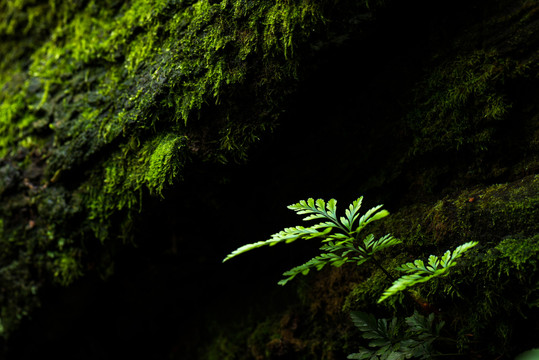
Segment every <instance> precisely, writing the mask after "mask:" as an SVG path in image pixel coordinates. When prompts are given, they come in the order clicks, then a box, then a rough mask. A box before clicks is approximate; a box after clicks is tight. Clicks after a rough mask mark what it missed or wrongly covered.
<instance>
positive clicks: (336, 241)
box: [223, 197, 401, 285]
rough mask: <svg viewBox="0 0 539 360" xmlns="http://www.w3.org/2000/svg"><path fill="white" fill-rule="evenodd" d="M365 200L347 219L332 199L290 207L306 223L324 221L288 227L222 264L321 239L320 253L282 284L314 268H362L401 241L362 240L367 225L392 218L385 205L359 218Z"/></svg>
mask: <svg viewBox="0 0 539 360" xmlns="http://www.w3.org/2000/svg"><path fill="white" fill-rule="evenodd" d="M362 201H363V197H360V198H358V199H357V200H355V201H354V202H352V204H350V206H349V207H348V209H346V210H345V214H344V216H340V217H338V216H337V200H335V199H331V200H329V201H328V202H327V203H326V202H325V201H324V200H322V199H318V200H314V199H312V198H310V199H308V200H301V201H300V202H298V203H296V204H293V205H290V206H288V208H289V209H291V210H293V211H295V212H296V213H297V214H298V215H307V216H305V217H304V218H303V220H304V221H311V220H318V219H320V220H322V222H319V223H318V224H315V225H313V226H310V227H303V226H296V227H290V228H286V229H284V230H282V231H280V232H278V233H276V234H273V235H272V236H271V237H270V239H268V240H266V241H259V242H256V243H252V244H247V245H244V246H241V247H240V248H238V249H236V250H234V251H233V252H231V253H230V254H229V255H228V256H227V257H226V258H225V259H224V260H223V262H224V261H227V260H229V259H231V258H233V257H236V256H238V255H240V254H242V253H244V252H247V251H251V250H253V249H256V248H259V247H262V246H273V245H276V244H279V243H285V244H287V243H291V242H293V241H296V240H298V239H302V240H310V239H314V238H320V239H321V241H322V246H321V247H320V250H321V254H320V255H319V256H316V257H314V258H312V259H311V260H309V261H307V262H306V263H304V264H302V265H300V266H296V267H294V268H292V269H290V270H288V271H286V272H285V273H284V274H283V275H284V276H285V278H284V279H283V280H281V281H279V284H280V285H285V284H286V283H287V282H288V281H290V280H292V279H293V278H294V277H296V276H297V275H299V274H303V275H307V274H308V273H309V272H310V270H311V269H313V268H315V269H317V270H321V269H322V268H323V267H324V266H326V265H331V266H335V267H339V266H342V265H344V264H345V263H355V264H356V265H361V264H363V263H364V262H365V261H367V260H369V259H370V258H371V257H372V255H373V254H374V253H376V252H378V251H380V250H383V249H385V248H387V247H389V246H392V245H395V244H398V243H400V242H401V241H400V240H398V239H396V238H394V237H393V236H391V235H390V234H388V235H385V236H383V237H381V238H379V239H376V238H375V236H374V235H373V234H369V235H367V236H366V237H365V238H364V239H362V240H360V238H359V236H360V232H361V230H362V229H363V228H364V227H365V226H367V225H368V224H369V223H371V222H373V221H376V220H380V219H382V218H384V217H386V216H387V215H389V212H388V211H386V210H382V209H381V208H382V205H379V206H375V207H373V208H372V209H370V210H368V211H367V212H366V213H365V214H364V215H363V216H361V217H360V214H359V210H360V208H361V203H362Z"/></svg>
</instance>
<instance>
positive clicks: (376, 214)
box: [354, 205, 389, 233]
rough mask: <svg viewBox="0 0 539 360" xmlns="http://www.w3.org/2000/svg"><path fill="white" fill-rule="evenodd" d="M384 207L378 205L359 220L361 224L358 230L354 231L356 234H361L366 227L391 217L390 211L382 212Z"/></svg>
mask: <svg viewBox="0 0 539 360" xmlns="http://www.w3.org/2000/svg"><path fill="white" fill-rule="evenodd" d="M382 206H383V205H378V206H375V207H373V208H372V209H370V210H368V211H367V212H366V213H365V214H364V215H363V216H362V217H361V218H359V223H358V226H357V228H356V229H355V230H354V232H355V233H357V232H360V231H361V230H362V229H363V228H364V227H365V226H367V225H368V224H370V223H371V222H373V221H376V220H380V219H382V218H384V217H386V216H388V215H389V211H387V210H380V209H381V208H382ZM378 210H380V211H378Z"/></svg>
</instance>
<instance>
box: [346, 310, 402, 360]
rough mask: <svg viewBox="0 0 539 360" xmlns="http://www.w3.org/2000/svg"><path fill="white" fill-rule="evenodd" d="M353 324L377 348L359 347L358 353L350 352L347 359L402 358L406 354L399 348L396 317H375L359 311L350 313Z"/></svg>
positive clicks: (371, 345)
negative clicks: (389, 318) (388, 318)
mask: <svg viewBox="0 0 539 360" xmlns="http://www.w3.org/2000/svg"><path fill="white" fill-rule="evenodd" d="M350 316H351V317H352V321H353V322H354V325H355V326H356V327H357V328H358V329H359V330H360V331H361V332H362V334H361V336H362V337H363V338H364V339H367V340H370V341H369V346H370V347H377V348H379V349H367V348H360V349H359V350H360V352H359V353H355V354H350V355H349V356H348V359H371V360H375V359H395V360H396V359H404V358H405V356H406V354H405V353H403V352H401V351H400V350H399V347H400V344H399V343H398V342H397V340H398V339H399V331H398V330H399V326H398V322H397V318H393V319H391V321H388V320H387V319H378V320H377V319H376V318H375V317H374V316H373V315H371V314H367V313H364V312H361V311H354V312H352V313H351V314H350Z"/></svg>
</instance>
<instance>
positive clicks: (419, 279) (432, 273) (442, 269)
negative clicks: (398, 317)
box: [378, 241, 478, 303]
mask: <svg viewBox="0 0 539 360" xmlns="http://www.w3.org/2000/svg"><path fill="white" fill-rule="evenodd" d="M477 244H478V243H477V242H476V241H470V242H467V243H464V244H462V245H460V246H458V247H457V248H456V249H455V250H454V251H453V253H451V251H449V250H447V251H446V252H445V254H444V255H443V256H442V258H441V259H439V258H438V257H437V256H435V255H430V256H429V259H428V261H427V266H425V263H424V262H423V260H415V261H414V262H413V263H411V262H409V263H406V264H403V265H401V266H400V267H398V268H397V270H399V271H403V272H406V273H407V275H404V276H402V277H400V278H399V279H397V280H395V281H394V282H393V285H391V287H390V288H389V289H386V290H385V291H384V293H383V294H382V296H381V297H380V299H379V300H378V303H380V302H382V301H384V300H385V299H387V298H388V297H390V296H392V295H395V294H397V293H399V292H401V291H403V290H405V289H406V288H408V287H410V286H414V285H416V284H419V283H423V282H426V281H429V280H430V279H432V278H434V277H438V276H446V275H447V274H448V271H449V269H450V268H451V267H452V266H455V265H456V261H455V260H456V259H458V258H459V257H461V256H462V255H463V254H464V253H465V252H466V251H468V250H469V249H471V248H472V247H474V246H476V245H477Z"/></svg>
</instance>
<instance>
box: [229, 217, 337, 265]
mask: <svg viewBox="0 0 539 360" xmlns="http://www.w3.org/2000/svg"><path fill="white" fill-rule="evenodd" d="M318 228H319V227H318V226H317V225H315V226H311V227H308V228H306V227H303V226H295V227H289V228H285V229H283V230H282V231H279V232H278V233H276V234H273V235H271V238H270V239H268V240H266V241H259V242H256V243H252V244H247V245H243V246H241V247H239V248H237V249H236V250H234V251H232V252H231V253H230V254H228V255H227V257H226V258H225V259H224V260H223V262H225V261H227V260H229V259H232V258H233V257H236V256H238V255H240V254H243V253H244V252H247V251H250V250H253V249H257V248H259V247H262V246H274V245H276V244H279V243H282V242H284V243H286V244H288V243H291V242H293V241H296V240H298V239H300V238H301V239H305V240H308V239H313V238H316V237H321V236H326V235H327V234H328V233H329V232H331V228H326V229H325V230H323V231H319V230H318Z"/></svg>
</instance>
